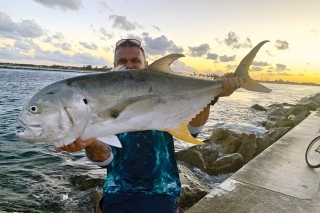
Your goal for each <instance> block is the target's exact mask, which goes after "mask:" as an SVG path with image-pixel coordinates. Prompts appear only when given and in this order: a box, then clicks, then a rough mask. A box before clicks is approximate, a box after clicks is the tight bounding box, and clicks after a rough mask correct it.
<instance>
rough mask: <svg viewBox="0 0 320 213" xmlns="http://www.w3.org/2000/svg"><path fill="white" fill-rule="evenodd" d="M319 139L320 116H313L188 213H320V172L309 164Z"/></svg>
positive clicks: (313, 114) (214, 190) (314, 114)
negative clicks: (312, 145) (312, 146)
mask: <svg viewBox="0 0 320 213" xmlns="http://www.w3.org/2000/svg"><path fill="white" fill-rule="evenodd" d="M318 135H320V116H319V114H317V113H312V114H311V115H310V116H309V117H308V118H306V119H305V120H303V121H302V122H301V123H300V124H298V125H297V126H296V127H294V128H293V129H292V130H291V131H289V132H288V133H287V134H286V135H284V136H283V137H282V138H281V139H279V140H278V141H277V142H276V143H274V144H273V145H271V146H270V147H269V148H267V149H266V150H265V151H264V152H262V153H261V154H260V155H258V156H257V157H255V158H254V159H253V160H251V161H250V162H249V163H247V164H246V165H245V166H244V167H242V168H241V169H240V170H239V171H237V172H236V173H234V174H233V175H232V176H231V177H230V178H228V179H227V180H225V181H224V182H223V183H222V184H220V185H219V186H218V187H217V188H215V189H213V190H211V192H210V193H209V194H208V195H206V196H205V197H204V198H203V199H202V200H200V201H199V202H198V203H197V204H195V205H194V206H193V207H191V208H190V209H189V210H188V211H186V212H187V213H196V212H197V213H206V212H208V213H209V212H210V213H211V212H215V213H220V212H221V213H224V212H228V213H229V212H231V213H233V212H235V213H240V212H241V213H249V212H250V213H251V212H252V213H253V212H254V213H257V212H259V213H270V212H297V213H300V212H301V213H306V212H320V193H319V183H320V169H311V168H309V167H308V166H307V164H306V162H305V151H306V148H307V146H308V144H309V143H310V141H311V140H312V139H313V138H315V137H316V136H318Z"/></svg>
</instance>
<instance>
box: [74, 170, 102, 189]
mask: <svg viewBox="0 0 320 213" xmlns="http://www.w3.org/2000/svg"><path fill="white" fill-rule="evenodd" d="M104 179H105V175H98V176H97V175H91V174H80V173H74V174H72V175H71V176H70V177H69V181H70V183H71V184H73V185H76V186H77V187H79V189H81V190H87V189H90V188H94V187H96V186H100V187H101V186H102V185H103V183H104Z"/></svg>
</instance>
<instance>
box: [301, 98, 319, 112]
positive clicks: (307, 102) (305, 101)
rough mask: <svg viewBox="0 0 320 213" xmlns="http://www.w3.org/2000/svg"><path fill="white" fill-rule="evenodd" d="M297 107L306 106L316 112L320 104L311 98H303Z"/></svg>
mask: <svg viewBox="0 0 320 213" xmlns="http://www.w3.org/2000/svg"><path fill="white" fill-rule="evenodd" d="M297 105H301V106H305V107H307V108H308V109H309V110H311V111H316V110H317V108H318V107H320V104H318V103H317V102H316V101H314V100H312V99H309V98H302V99H301V100H300V101H298V103H297Z"/></svg>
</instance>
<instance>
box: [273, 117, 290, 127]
mask: <svg viewBox="0 0 320 213" xmlns="http://www.w3.org/2000/svg"><path fill="white" fill-rule="evenodd" d="M295 125H296V124H295V123H294V121H293V120H290V119H288V118H281V119H279V120H278V121H277V122H275V123H274V124H273V125H272V126H271V128H277V127H290V128H293V127H294V126H295Z"/></svg>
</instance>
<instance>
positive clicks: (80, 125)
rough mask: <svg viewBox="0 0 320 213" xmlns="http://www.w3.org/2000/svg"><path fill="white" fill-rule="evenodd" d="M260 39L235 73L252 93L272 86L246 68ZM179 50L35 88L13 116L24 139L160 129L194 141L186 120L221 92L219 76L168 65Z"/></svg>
mask: <svg viewBox="0 0 320 213" xmlns="http://www.w3.org/2000/svg"><path fill="white" fill-rule="evenodd" d="M266 42H267V41H263V42H261V43H259V44H258V45H257V46H256V47H254V48H253V49H252V50H251V51H250V52H249V53H248V55H246V56H245V58H244V59H243V60H242V61H241V62H240V64H239V66H238V68H237V69H236V71H235V73H234V75H235V76H239V77H240V78H242V80H243V84H242V87H243V88H245V89H247V90H251V91H256V92H265V93H267V92H270V91H271V90H270V89H268V88H266V87H264V86H263V85H261V84H259V83H257V82H255V81H253V80H252V79H251V78H250V77H249V75H248V69H249V66H250V65H251V63H252V61H253V59H254V57H255V55H256V53H257V52H258V51H259V49H260V48H261V46H262V45H263V44H265V43H266ZM182 56H184V55H182V54H171V55H167V56H165V57H163V58H160V59H159V60H156V61H155V62H153V63H152V64H151V65H150V66H148V67H147V68H144V69H137V70H125V69H124V68H123V67H116V68H115V70H118V71H116V72H106V73H99V74H89V75H82V76H77V77H73V78H69V79H65V80H62V81H58V82H55V83H53V84H51V85H49V86H47V87H45V88H43V89H42V90H40V91H39V92H38V93H36V94H35V95H34V96H33V97H32V98H31V99H30V100H29V101H28V103H27V104H26V105H25V106H24V107H23V109H22V111H21V113H20V114H19V115H18V118H17V120H18V122H19V123H20V124H21V125H22V126H23V127H24V128H25V129H24V131H23V132H20V133H17V137H18V138H19V139H21V140H24V141H31V142H32V141H34V142H37V141H39V142H53V143H54V145H55V146H57V147H61V146H65V145H68V144H70V143H72V142H73V141H75V139H76V138H78V137H79V136H81V137H82V139H84V140H87V139H90V138H93V137H97V138H99V139H101V140H103V141H105V142H107V143H108V141H112V140H113V137H115V136H114V134H117V133H122V132H130V131H140V130H161V131H167V132H169V133H170V134H171V135H173V136H175V137H177V138H179V139H181V140H183V141H186V142H191V143H194V144H202V142H201V141H199V140H198V139H196V138H194V137H192V136H191V135H190V133H189V131H188V128H187V124H188V123H189V122H190V120H191V119H192V118H193V117H195V116H196V114H198V113H199V112H200V111H201V110H202V109H203V108H204V107H205V106H206V105H207V104H208V103H210V102H211V100H213V99H214V97H215V96H217V95H218V94H219V93H220V92H221V91H222V86H223V84H222V80H221V79H216V80H212V79H205V78H193V77H190V76H184V75H179V74H177V73H174V72H172V71H171V70H170V67H169V66H170V64H171V63H172V62H173V61H174V60H176V59H178V58H180V57H182Z"/></svg>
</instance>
